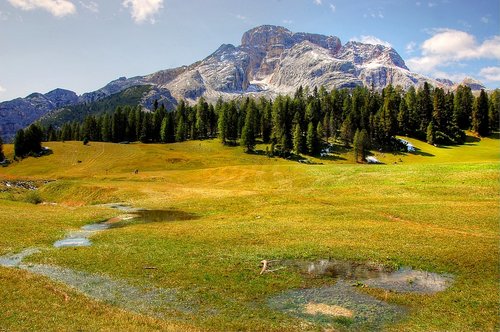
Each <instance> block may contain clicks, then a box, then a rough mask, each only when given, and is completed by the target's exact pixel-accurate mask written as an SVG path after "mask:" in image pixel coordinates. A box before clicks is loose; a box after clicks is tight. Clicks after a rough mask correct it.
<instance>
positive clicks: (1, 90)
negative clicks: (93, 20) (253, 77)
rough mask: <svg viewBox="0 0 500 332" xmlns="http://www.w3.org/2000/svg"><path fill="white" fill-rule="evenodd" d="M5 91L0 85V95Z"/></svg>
mask: <svg viewBox="0 0 500 332" xmlns="http://www.w3.org/2000/svg"><path fill="white" fill-rule="evenodd" d="M5 91H7V90H6V89H5V88H4V87H3V86H1V85H0V93H2V92H5Z"/></svg>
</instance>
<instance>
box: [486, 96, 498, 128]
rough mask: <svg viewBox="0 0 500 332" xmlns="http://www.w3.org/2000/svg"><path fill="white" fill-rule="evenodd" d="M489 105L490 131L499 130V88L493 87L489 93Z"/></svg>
mask: <svg viewBox="0 0 500 332" xmlns="http://www.w3.org/2000/svg"><path fill="white" fill-rule="evenodd" d="M489 101H490V107H489V112H488V115H489V123H490V129H491V131H499V130H500V89H495V91H493V93H492V94H491V96H490V98H489Z"/></svg>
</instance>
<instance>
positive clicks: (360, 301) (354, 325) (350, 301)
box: [0, 204, 453, 331]
mask: <svg viewBox="0 0 500 332" xmlns="http://www.w3.org/2000/svg"><path fill="white" fill-rule="evenodd" d="M105 206H107V207H110V208H113V209H116V210H117V211H119V213H120V215H119V216H117V217H114V218H111V219H109V220H106V221H102V222H97V223H93V224H88V225H85V226H83V227H81V228H80V229H79V230H76V231H71V232H68V234H67V235H66V237H65V238H64V239H61V240H59V241H56V242H55V243H54V247H56V248H63V247H81V246H91V245H92V241H91V239H92V236H93V235H95V234H96V233H98V232H105V231H106V232H112V231H113V229H114V228H120V227H127V226H132V225H138V224H144V223H161V222H177V221H189V220H195V219H198V218H199V217H198V216H196V215H194V214H190V213H187V212H184V211H179V210H144V209H137V208H132V207H130V206H128V205H125V204H107V205H105ZM51 250H58V249H54V248H53V249H51ZM39 252H40V250H39V249H36V248H28V249H25V250H24V251H22V252H19V253H17V254H9V255H5V256H0V266H4V267H9V268H20V269H23V270H26V271H29V272H31V273H34V274H38V275H43V276H46V277H48V278H50V279H52V280H54V281H57V282H62V283H64V284H66V285H68V286H70V287H73V288H75V289H76V290H78V291H80V292H82V293H83V294H86V295H87V296H89V297H91V298H94V299H98V300H101V301H104V302H107V303H110V304H112V305H116V306H118V307H121V308H123V309H125V310H129V311H133V312H138V313H142V314H147V315H151V316H155V317H160V318H163V317H170V318H171V317H177V318H180V317H182V316H183V314H192V313H193V312H195V311H196V312H199V310H200V308H199V307H198V306H197V305H196V303H197V301H196V300H194V299H193V298H189V296H188V297H186V294H184V293H179V291H178V290H176V289H167V288H165V289H163V288H156V287H152V286H148V285H141V286H142V287H137V286H135V285H132V284H130V283H129V282H127V281H126V280H116V279H112V278H110V277H108V276H105V275H101V274H95V273H94V274H92V273H87V272H83V271H77V270H73V269H69V268H63V267H59V266H52V265H45V264H28V263H24V262H23V260H24V259H25V258H27V257H28V256H31V255H34V254H37V253H39ZM266 268H267V270H263V271H264V272H266V273H267V272H271V273H273V272H276V275H275V277H279V274H280V273H299V274H301V275H302V276H303V277H304V278H305V279H307V278H321V279H324V282H323V281H322V282H320V284H322V286H321V287H311V288H301V289H289V290H287V291H285V292H282V293H279V294H276V295H274V296H272V297H270V298H267V300H266V301H265V302H264V304H263V306H268V307H270V308H271V309H273V310H277V311H281V312H283V313H286V314H288V315H290V316H293V317H296V318H299V319H303V320H305V321H307V322H309V323H312V324H314V325H316V326H321V327H323V328H333V329H335V330H347V331H359V330H368V331H373V330H380V329H382V328H383V326H385V325H387V324H391V323H394V322H397V321H398V320H400V319H401V318H402V317H404V315H405V314H406V313H407V312H408V310H409V309H408V308H406V307H403V306H400V305H396V304H393V303H389V302H386V301H383V300H381V299H379V298H375V297H373V296H370V295H368V294H366V293H364V292H362V291H360V287H371V288H378V289H383V290H385V291H386V292H398V293H412V294H426V295H431V294H433V293H436V292H441V291H444V290H446V288H447V287H449V286H450V285H451V283H452V282H453V277H452V276H451V275H445V274H437V273H431V272H426V271H420V270H414V269H412V268H409V267H403V268H399V269H392V268H389V267H387V266H384V265H381V264H378V263H370V262H368V263H361V262H353V261H343V260H333V259H324V260H313V261H308V260H274V261H268V262H267V267H266ZM313 284H316V283H313ZM228 300H229V299H228Z"/></svg>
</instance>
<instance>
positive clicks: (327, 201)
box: [0, 139, 500, 331]
mask: <svg viewBox="0 0 500 332" xmlns="http://www.w3.org/2000/svg"><path fill="white" fill-rule="evenodd" d="M413 144H414V145H415V146H416V147H417V148H418V149H420V154H418V155H413V154H408V155H407V154H399V155H392V154H385V155H382V154H381V153H378V152H375V155H376V156H377V158H379V159H380V160H381V161H383V162H384V163H386V165H359V164H354V163H353V162H352V156H350V155H349V154H342V155H339V157H342V158H344V160H341V161H340V162H338V161H337V162H334V161H330V160H320V159H313V160H314V161H317V162H323V163H324V164H323V165H303V164H299V163H296V162H291V161H286V160H283V159H274V158H268V157H266V156H263V155H248V154H244V153H243V150H242V149H240V148H231V147H222V146H221V145H220V143H219V142H217V141H203V142H185V143H179V144H171V145H142V144H130V145H119V144H106V143H94V142H92V143H91V144H90V146H83V144H81V143H80V142H66V143H57V142H50V143H47V145H48V146H50V147H51V148H53V150H54V154H53V155H50V156H46V157H43V158H38V159H33V158H28V159H26V160H23V161H22V162H20V163H14V164H13V165H11V166H9V167H8V168H3V169H0V174H1V176H0V180H1V179H16V178H21V179H30V178H31V179H55V180H57V181H55V182H51V183H49V184H47V185H45V186H44V187H42V188H41V189H40V190H39V194H40V196H41V197H42V198H43V199H44V200H45V201H49V202H56V203H58V205H32V204H28V203H24V202H20V201H11V200H9V199H10V198H11V197H10V198H9V196H8V195H7V194H5V193H3V194H1V193H0V198H3V199H0V207H1V209H0V217H1V218H0V227H1V229H2V232H3V234H5V236H3V237H2V238H1V239H0V253H6V252H13V251H19V250H20V249H22V248H25V247H31V246H37V247H42V248H45V250H43V251H42V253H40V254H38V255H36V256H35V257H33V258H32V259H33V260H35V261H38V262H44V263H51V264H57V265H61V266H66V267H70V268H74V269H77V270H83V271H88V272H95V273H104V274H106V275H109V276H111V277H114V278H123V279H126V280H127V281H129V282H130V283H133V284H138V285H141V284H147V285H155V286H158V287H165V288H178V289H180V290H182V292H183V294H185V296H186V298H188V299H196V304H197V305H198V306H199V308H200V310H199V311H198V312H197V313H194V314H193V315H192V317H189V321H190V322H189V323H190V324H191V325H193V326H196V327H199V328H202V329H214V330H280V329H282V330H290V329H294V330H296V329H301V328H302V329H310V328H312V327H311V326H309V327H308V326H306V325H303V324H301V323H300V322H299V321H298V320H296V319H294V318H291V317H289V316H286V315H284V314H283V313H279V312H274V311H272V310H271V309H269V308H268V306H267V299H268V298H269V297H270V296H272V295H274V294H278V293H279V292H281V291H284V290H288V289H291V288H296V287H307V286H311V285H315V284H317V283H318V282H320V281H317V280H310V279H304V278H302V277H301V276H300V275H298V274H297V273H294V272H292V271H288V270H282V271H277V272H276V273H270V274H266V275H264V276H260V275H259V262H260V260H262V259H282V258H292V259H293V258H311V259H317V258H328V257H333V258H338V259H350V260H357V261H378V262H381V263H385V264H389V265H407V266H413V267H415V268H417V269H424V270H429V271H434V272H448V273H452V274H454V275H455V276H456V281H455V283H454V284H453V286H452V287H451V288H450V289H448V290H447V291H445V292H443V293H440V294H436V295H433V296H423V295H402V294H396V293H389V294H388V295H386V294H381V293H380V292H379V291H377V290H366V291H367V292H370V293H372V294H374V295H375V296H380V297H382V296H387V297H388V300H389V301H392V302H395V303H398V304H402V305H406V306H408V307H409V315H408V316H407V317H406V318H405V319H404V320H403V321H402V322H400V323H398V325H396V326H389V327H387V328H388V329H390V330H394V331H400V330H406V331H414V330H421V331H428V330H453V331H464V330H481V331H494V330H498V328H499V318H498V303H499V295H498V294H499V289H498V288H499V287H498V280H499V272H498V271H499V262H498V257H499V248H498V242H499V240H500V236H499V234H498V220H499V219H498V218H499V204H498V203H499V198H500V195H499V192H500V186H499V167H498V166H499V165H498V159H499V153H500V149H499V141H498V140H495V139H483V140H482V141H481V142H474V143H471V144H470V145H465V146H461V147H451V148H436V147H433V146H429V145H427V144H425V143H422V142H418V141H413ZM10 149H11V147H10V146H7V148H6V150H7V154H9V153H10V151H11V150H10ZM400 159H401V161H400ZM78 161H80V162H78ZM394 162H396V163H397V164H394ZM135 169H138V170H139V173H138V174H134V170H135ZM113 201H125V202H129V203H131V204H133V205H134V206H138V207H145V208H154V209H176V210H179V211H184V212H189V213H191V214H194V215H196V216H197V217H198V218H197V219H195V220H189V221H177V222H166V223H149V224H136V225H130V226H127V227H123V228H116V229H112V230H109V231H106V232H103V233H100V234H99V235H97V236H95V237H94V238H93V239H92V241H93V242H94V245H93V246H92V247H87V248H78V249H74V248H67V249H53V248H51V243H52V242H53V241H55V240H57V239H60V238H61V237H62V236H63V234H64V233H65V232H66V231H67V230H69V229H72V228H73V229H74V228H78V227H79V226H81V225H83V224H85V223H90V222H92V221H97V220H102V219H105V218H106V217H110V216H112V215H115V214H117V212H116V211H110V210H108V209H104V208H100V207H96V206H92V205H90V204H97V203H106V202H113ZM89 205H90V206H89ZM144 266H154V267H155V268H156V269H154V270H145V269H144V268H143V267H144ZM0 278H1V280H2V281H3V282H4V283H5V285H6V286H5V287H2V289H8V290H9V291H10V292H18V294H20V298H21V299H25V302H24V303H25V304H24V305H21V304H19V303H20V302H21V300H19V301H14V302H13V304H9V308H10V309H9V310H10V311H9V312H11V313H12V314H11V316H12V317H21V316H23V315H26V311H29V310H30V308H31V309H33V308H35V307H36V308H39V310H38V311H36V312H35V313H34V314H32V315H31V316H30V319H28V320H22V319H19V322H20V323H19V324H20V326H21V327H23V326H24V327H28V326H29V325H27V324H29V323H33V322H36V324H39V325H37V326H40V327H41V328H42V327H44V328H49V329H65V325H64V324H65V321H64V319H63V317H75V318H74V319H75V321H77V322H78V319H77V318H78V317H80V316H81V315H83V314H85V315H87V316H88V317H91V319H94V322H93V324H94V325H92V327H93V328H91V329H92V330H95V329H103V330H106V329H110V328H113V329H115V328H116V329H130V330H140V329H146V330H148V329H155V328H156V329H162V328H163V326H162V325H161V324H164V323H161V322H158V321H155V320H149V318H144V317H142V318H137V316H136V315H133V314H130V313H127V312H122V311H120V312H118V311H117V310H116V309H114V308H113V307H112V306H108V305H104V304H96V303H95V302H94V301H91V300H88V299H86V298H84V297H82V296H80V295H77V294H76V293H75V294H74V293H71V294H74V295H72V298H73V296H75V297H76V298H78V300H76V301H78V302H77V303H79V304H81V307H82V309H81V310H77V308H73V307H71V306H64V305H63V306H62V308H63V309H61V310H62V314H61V315H60V316H58V317H57V318H55V319H54V320H53V321H49V322H45V323H42V321H43V317H44V315H47V313H48V312H50V310H51V308H52V307H54V306H57V305H58V303H59V302H58V301H60V298H59V299H55V298H54V296H52V297H51V296H45V297H43V298H41V299H40V300H37V301H38V302H37V301H35V300H29V295H28V294H29V293H30V292H31V291H34V290H35V289H36V288H40V287H42V286H40V283H43V285H51V286H47V287H49V288H48V290H47V288H46V289H45V290H44V292H48V293H50V292H53V291H51V289H50V287H58V288H57V289H64V291H66V292H70V291H69V290H67V289H66V288H64V287H62V286H60V285H55V286H54V284H53V283H51V282H49V281H47V280H46V279H44V278H39V277H34V276H30V275H29V274H28V273H26V272H21V271H16V272H13V271H10V270H6V269H1V270H0ZM26 278H32V279H35V280H37V281H36V282H35V283H34V286H25V285H24V284H23V283H22V282H20V281H19V280H23V279H26ZM56 297H57V295H56ZM0 301H3V302H2V304H1V306H2V307H3V306H4V303H5V301H6V300H0ZM40 301H41V304H40V303H39V302H40ZM73 304H74V303H72V305H73ZM92 306H98V307H99V308H101V309H100V310H105V311H107V312H108V311H109V312H110V315H111V316H112V317H114V318H113V319H110V320H103V319H101V320H99V318H97V317H98V315H97V314H94V313H93V312H92V310H89V311H88V312H87V310H88V309H87V308H89V307H92ZM16 307H18V312H16ZM117 312H118V313H117ZM16 315H17V316H16ZM113 315H115V316H113ZM122 316H123V319H122V318H121V317H122ZM0 317H3V318H1V322H2V323H4V322H5V324H2V325H5V326H7V327H8V329H10V328H11V327H12V328H13V329H14V327H15V325H14V321H16V319H9V318H8V317H7V316H5V315H4V316H0ZM9 317H10V316H9ZM23 317H24V316H23ZM117 319H119V320H120V323H116V321H115V320H117ZM171 319H172V320H175V317H171ZM167 321H168V319H167ZM141 324H142V325H141ZM75 326H78V324H74V325H70V327H69V329H72V328H71V327H75ZM54 327H55V328H54ZM21 329H23V328H21Z"/></svg>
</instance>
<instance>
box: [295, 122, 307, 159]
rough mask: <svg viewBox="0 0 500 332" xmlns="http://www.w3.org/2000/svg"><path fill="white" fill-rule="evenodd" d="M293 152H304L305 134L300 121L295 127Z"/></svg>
mask: <svg viewBox="0 0 500 332" xmlns="http://www.w3.org/2000/svg"><path fill="white" fill-rule="evenodd" d="M293 152H294V153H295V154H301V153H304V135H303V134H302V129H301V128H300V124H299V123H297V124H295V126H294V128H293Z"/></svg>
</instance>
